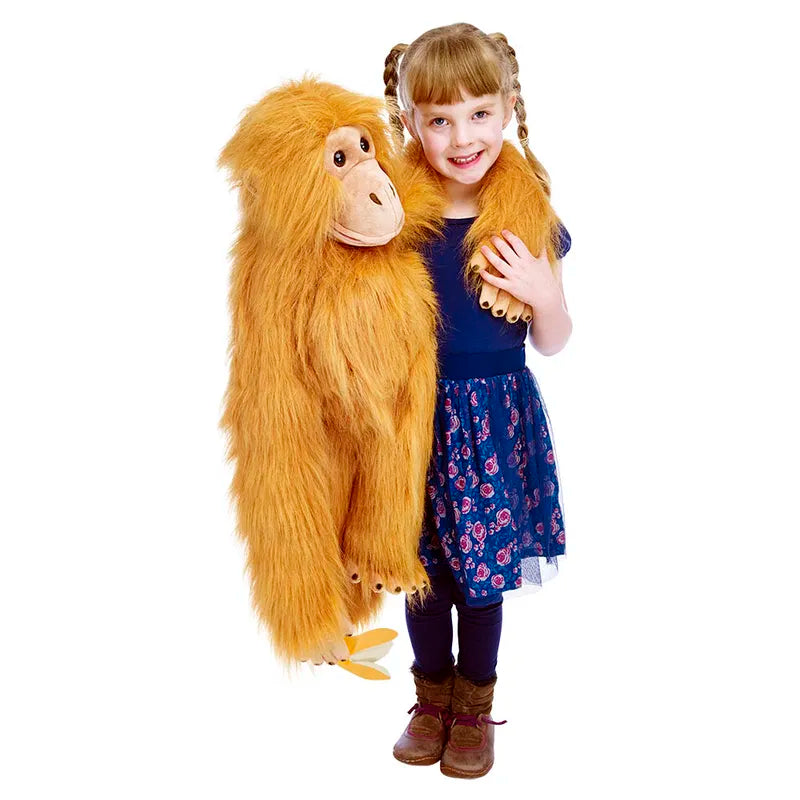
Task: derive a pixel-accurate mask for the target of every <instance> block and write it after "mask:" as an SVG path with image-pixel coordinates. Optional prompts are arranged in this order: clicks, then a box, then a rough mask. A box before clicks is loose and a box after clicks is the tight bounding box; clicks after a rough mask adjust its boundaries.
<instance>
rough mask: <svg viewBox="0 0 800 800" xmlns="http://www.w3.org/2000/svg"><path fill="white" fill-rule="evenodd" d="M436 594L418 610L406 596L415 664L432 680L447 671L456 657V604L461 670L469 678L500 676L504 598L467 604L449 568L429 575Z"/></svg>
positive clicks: (480, 679) (485, 678) (408, 623)
mask: <svg viewBox="0 0 800 800" xmlns="http://www.w3.org/2000/svg"><path fill="white" fill-rule="evenodd" d="M429 579H430V583H431V589H433V591H434V593H435V594H434V595H432V596H431V597H429V598H428V601H427V602H426V604H425V605H424V606H423V607H422V609H421V610H420V611H418V612H417V613H416V614H415V613H412V611H411V609H410V608H409V605H408V601H407V600H406V625H407V626H408V635H409V637H410V639H411V647H412V648H413V650H414V665H415V666H416V667H417V668H418V669H419V670H421V671H422V672H424V673H425V674H426V675H428V676H429V677H430V678H431V679H433V680H438V679H440V678H441V677H444V675H446V674H447V672H448V670H449V669H450V668H451V667H452V665H453V664H454V663H455V660H454V658H453V653H452V649H453V616H452V613H451V612H452V608H453V604H455V606H456V611H457V613H458V670H459V672H460V673H461V674H462V675H463V676H464V677H465V678H467V679H468V680H471V681H486V680H489V679H491V678H495V677H497V673H496V672H495V669H496V667H497V650H498V647H499V646H500V630H501V628H502V626H503V601H502V598H501V599H500V600H499V601H498V602H497V603H493V604H492V605H488V606H481V607H476V606H468V605H467V604H466V602H465V599H464V594H463V593H462V591H461V589H460V588H459V586H458V584H457V583H456V581H455V578H454V577H453V574H452V573H451V572H450V570H448V569H446V570H445V572H444V574H443V575H431V576H429Z"/></svg>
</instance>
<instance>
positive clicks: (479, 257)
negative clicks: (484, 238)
mask: <svg viewBox="0 0 800 800" xmlns="http://www.w3.org/2000/svg"><path fill="white" fill-rule="evenodd" d="M470 264H471V265H472V269H473V270H474V271H475V272H478V271H479V270H482V269H485V270H486V271H487V272H488V273H489V274H490V275H498V276H500V273H499V272H498V271H497V270H496V269H495V267H494V266H493V265H492V264H490V263H489V262H488V261H487V260H486V256H484V255H483V253H482V252H481V251H480V250H478V251H477V252H476V253H475V254H474V255H473V256H472V258H471V259H470ZM501 277H502V276H501ZM481 282H482V287H481V294H480V298H479V299H478V303H479V304H480V307H481V308H485V309H491V311H492V314H493V315H494V316H495V317H502V316H503V315H504V314H505V316H506V319H507V320H508V321H509V322H516V321H517V320H518V319H519V318H520V317H522V319H523V320H524V321H525V322H530V321H531V320H532V319H533V309H532V308H531V307H530V306H529V305H528V304H527V303H523V302H522V301H521V300H517V298H516V297H513V296H512V295H510V294H509V293H508V292H507V291H506V290H505V289H498V288H497V287H496V286H492V285H491V284H490V283H487V282H486V281H483V280H482V281H481Z"/></svg>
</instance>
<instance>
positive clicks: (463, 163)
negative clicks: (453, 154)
mask: <svg viewBox="0 0 800 800" xmlns="http://www.w3.org/2000/svg"><path fill="white" fill-rule="evenodd" d="M482 155H483V150H479V151H478V152H477V153H473V154H472V155H471V156H468V157H467V158H459V159H455V158H448V159H447V160H448V161H449V162H450V163H451V164H452V165H453V166H454V167H459V168H460V169H466V168H467V167H471V166H472V165H473V164H477V163H478V160H479V159H480V157H481V156H482Z"/></svg>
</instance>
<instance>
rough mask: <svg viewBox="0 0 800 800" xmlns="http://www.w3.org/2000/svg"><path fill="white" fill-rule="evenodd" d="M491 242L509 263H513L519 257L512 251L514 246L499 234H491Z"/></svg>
mask: <svg viewBox="0 0 800 800" xmlns="http://www.w3.org/2000/svg"><path fill="white" fill-rule="evenodd" d="M492 244H493V245H494V246H495V247H496V248H497V252H498V253H500V255H501V256H503V258H504V259H505V260H506V261H507V262H508V263H509V264H513V263H514V262H515V261H516V259H518V258H519V255H518V254H517V253H516V252H514V248H513V247H511V245H510V244H509V243H508V242H507V241H506V240H505V239H501V238H500V237H499V236H492Z"/></svg>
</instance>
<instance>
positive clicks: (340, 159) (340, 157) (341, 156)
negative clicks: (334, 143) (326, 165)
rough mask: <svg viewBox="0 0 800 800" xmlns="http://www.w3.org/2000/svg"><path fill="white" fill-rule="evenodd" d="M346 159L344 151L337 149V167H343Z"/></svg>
mask: <svg viewBox="0 0 800 800" xmlns="http://www.w3.org/2000/svg"><path fill="white" fill-rule="evenodd" d="M346 160H347V159H346V158H345V157H344V152H342V151H341V150H337V151H336V152H335V153H334V154H333V163H334V164H336V166H337V167H343V166H344V162H345V161H346Z"/></svg>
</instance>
